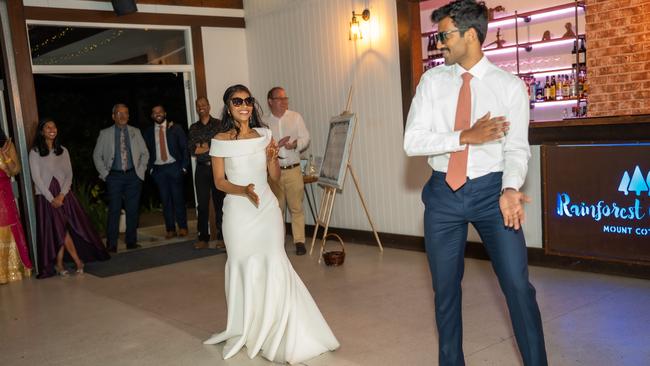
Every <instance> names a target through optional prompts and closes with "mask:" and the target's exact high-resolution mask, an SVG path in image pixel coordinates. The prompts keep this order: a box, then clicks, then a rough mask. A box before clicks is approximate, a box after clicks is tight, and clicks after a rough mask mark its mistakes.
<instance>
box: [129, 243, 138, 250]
mask: <svg viewBox="0 0 650 366" xmlns="http://www.w3.org/2000/svg"><path fill="white" fill-rule="evenodd" d="M138 248H142V245H140V244H138V243H135V244H127V245H126V249H138Z"/></svg>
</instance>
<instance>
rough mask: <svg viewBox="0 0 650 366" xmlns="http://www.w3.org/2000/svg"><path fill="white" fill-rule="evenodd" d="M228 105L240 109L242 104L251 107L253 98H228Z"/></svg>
mask: <svg viewBox="0 0 650 366" xmlns="http://www.w3.org/2000/svg"><path fill="white" fill-rule="evenodd" d="M230 103H231V104H232V105H233V106H235V107H241V105H242V104H246V106H247V107H250V106H253V105H254V104H255V98H253V97H248V98H239V97H236V98H230Z"/></svg>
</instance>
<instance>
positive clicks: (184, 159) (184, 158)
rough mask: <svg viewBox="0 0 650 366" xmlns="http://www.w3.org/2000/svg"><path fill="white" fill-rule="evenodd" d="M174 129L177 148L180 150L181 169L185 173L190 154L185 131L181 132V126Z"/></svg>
mask: <svg viewBox="0 0 650 366" xmlns="http://www.w3.org/2000/svg"><path fill="white" fill-rule="evenodd" d="M175 128H176V129H177V131H176V135H177V139H178V147H179V148H180V154H181V156H180V161H181V168H182V169H183V170H184V171H185V172H187V168H188V167H189V165H190V154H189V151H188V148H187V137H185V131H183V128H182V127H181V126H178V125H176V126H175Z"/></svg>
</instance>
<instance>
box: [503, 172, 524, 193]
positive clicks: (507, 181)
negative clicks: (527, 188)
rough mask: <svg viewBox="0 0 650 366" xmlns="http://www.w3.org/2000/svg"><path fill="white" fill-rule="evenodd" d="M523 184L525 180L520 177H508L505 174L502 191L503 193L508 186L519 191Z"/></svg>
mask: <svg viewBox="0 0 650 366" xmlns="http://www.w3.org/2000/svg"><path fill="white" fill-rule="evenodd" d="M523 184H524V183H523V181H521V180H520V179H518V178H516V177H506V176H504V177H503V180H502V181H501V193H503V191H504V190H505V189H506V188H512V189H514V190H516V191H519V189H520V188H521V186H522V185H523Z"/></svg>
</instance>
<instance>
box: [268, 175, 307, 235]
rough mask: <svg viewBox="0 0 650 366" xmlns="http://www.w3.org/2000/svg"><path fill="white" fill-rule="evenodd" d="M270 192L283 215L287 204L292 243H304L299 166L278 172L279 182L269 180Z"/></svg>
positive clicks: (303, 184)
mask: <svg viewBox="0 0 650 366" xmlns="http://www.w3.org/2000/svg"><path fill="white" fill-rule="evenodd" d="M269 185H270V186H271V190H272V191H273V193H274V194H275V197H277V198H278V202H279V203H280V209H281V210H282V214H283V215H284V212H285V208H286V206H287V204H288V205H289V212H291V234H292V236H293V242H294V243H304V242H305V211H304V209H303V205H302V202H303V197H304V194H305V193H304V192H305V183H304V182H303V180H302V172H301V171H300V166H297V167H295V168H291V169H282V170H280V181H279V182H277V183H275V182H273V181H270V180H269Z"/></svg>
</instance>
